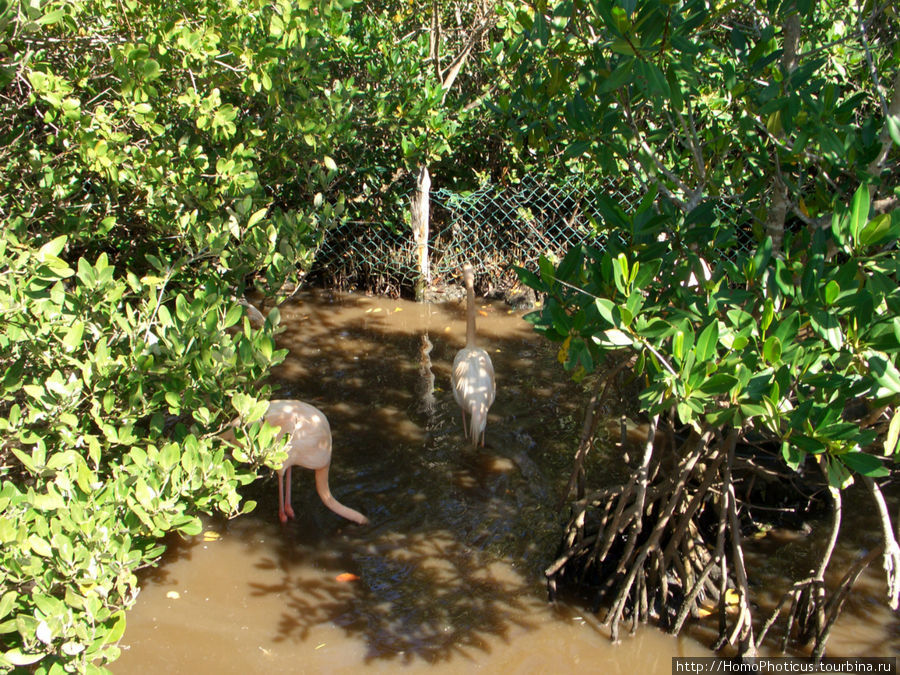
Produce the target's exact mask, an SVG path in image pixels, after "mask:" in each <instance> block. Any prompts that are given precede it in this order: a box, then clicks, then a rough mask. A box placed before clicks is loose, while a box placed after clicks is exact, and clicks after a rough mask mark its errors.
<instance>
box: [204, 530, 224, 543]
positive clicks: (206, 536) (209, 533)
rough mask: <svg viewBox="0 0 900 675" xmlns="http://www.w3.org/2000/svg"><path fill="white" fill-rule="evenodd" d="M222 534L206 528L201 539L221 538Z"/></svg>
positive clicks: (212, 539) (213, 539)
mask: <svg viewBox="0 0 900 675" xmlns="http://www.w3.org/2000/svg"><path fill="white" fill-rule="evenodd" d="M221 538H222V535H221V534H219V533H218V532H216V531H215V530H207V531H206V532H204V533H203V541H216V540H217V539H221Z"/></svg>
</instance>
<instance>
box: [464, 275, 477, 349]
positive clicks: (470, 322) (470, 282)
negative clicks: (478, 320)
mask: <svg viewBox="0 0 900 675" xmlns="http://www.w3.org/2000/svg"><path fill="white" fill-rule="evenodd" d="M463 276H464V278H465V281H466V347H469V348H471V347H474V346H475V280H474V278H473V277H474V275H473V273H472V269H471V268H470V267H467V268H466V269H464V270H463Z"/></svg>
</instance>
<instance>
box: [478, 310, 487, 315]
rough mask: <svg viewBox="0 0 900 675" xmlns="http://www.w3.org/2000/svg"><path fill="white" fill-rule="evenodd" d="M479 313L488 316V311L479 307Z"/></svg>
mask: <svg viewBox="0 0 900 675" xmlns="http://www.w3.org/2000/svg"><path fill="white" fill-rule="evenodd" d="M478 313H479V314H481V316H487V312H485V311H483V310H480V309H479V310H478Z"/></svg>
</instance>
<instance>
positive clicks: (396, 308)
mask: <svg viewBox="0 0 900 675" xmlns="http://www.w3.org/2000/svg"><path fill="white" fill-rule="evenodd" d="M394 311H395V312H402V311H403V308H402V307H394Z"/></svg>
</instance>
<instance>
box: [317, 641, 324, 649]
mask: <svg viewBox="0 0 900 675" xmlns="http://www.w3.org/2000/svg"><path fill="white" fill-rule="evenodd" d="M324 646H325V643H324V642H323V643H322V644H320V645H316V649H322V647H324Z"/></svg>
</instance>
